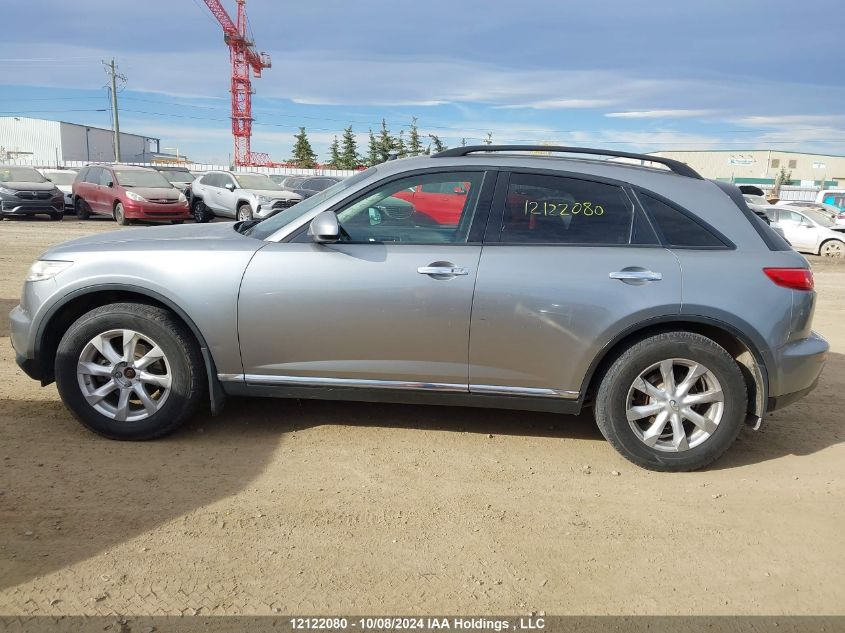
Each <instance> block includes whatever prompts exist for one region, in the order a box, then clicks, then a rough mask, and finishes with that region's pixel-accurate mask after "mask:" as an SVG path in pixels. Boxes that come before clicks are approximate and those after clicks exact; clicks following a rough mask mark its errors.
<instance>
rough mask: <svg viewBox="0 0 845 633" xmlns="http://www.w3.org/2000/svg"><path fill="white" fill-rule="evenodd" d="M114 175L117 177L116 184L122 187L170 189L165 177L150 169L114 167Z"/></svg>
mask: <svg viewBox="0 0 845 633" xmlns="http://www.w3.org/2000/svg"><path fill="white" fill-rule="evenodd" d="M114 175H115V178H117V184H119V185H122V186H124V187H161V188H166V189H170V183H169V182H167V179H166V178H165V177H164V176H162V175H161V174H160V173H158V172H157V171H153V170H152V169H151V170H149V171H147V170H144V169H131V170H130V169H127V170H121V169H115V170H114Z"/></svg>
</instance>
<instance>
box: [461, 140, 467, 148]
mask: <svg viewBox="0 0 845 633" xmlns="http://www.w3.org/2000/svg"><path fill="white" fill-rule="evenodd" d="M466 146H467V140H466V139H465V138H462V139H461V147H466Z"/></svg>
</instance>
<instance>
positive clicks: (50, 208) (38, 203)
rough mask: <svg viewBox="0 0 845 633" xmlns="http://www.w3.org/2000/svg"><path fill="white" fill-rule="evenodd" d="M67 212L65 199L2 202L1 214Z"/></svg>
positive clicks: (0, 204) (0, 205)
mask: <svg viewBox="0 0 845 633" xmlns="http://www.w3.org/2000/svg"><path fill="white" fill-rule="evenodd" d="M64 210H65V200H64V197H61V198H52V199H50V200H13V199H9V198H4V199H3V200H0V214H2V215H36V214H38V213H50V214H53V213H63V212H64Z"/></svg>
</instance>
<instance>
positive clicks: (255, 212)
mask: <svg viewBox="0 0 845 633" xmlns="http://www.w3.org/2000/svg"><path fill="white" fill-rule="evenodd" d="M301 200H302V196H300V195H299V194H296V193H293V192H291V191H287V190H285V189H282V188H281V187H280V186H279V185H278V183H276V182H275V181H274V180H271V179H270V177H269V176H267V175H265V174H253V173H241V172H238V173H234V172H228V171H209V172H207V173H205V174H203V175H202V176H200V177H199V178H197V179H196V180H194V181H193V183H192V184H191V211H192V213H193V215H194V220H196V221H197V222H200V223H202V222H208V221H209V220H211V219H212V218H213V217H215V216H222V217H227V218H236V219H238V220H252V219H263V218H266V217H267V216H268V215H270V214H272V213H274V212H276V211H278V210H279V209H286V208H288V207H291V206H293V205H295V204H296V203H297V202H299V201H301Z"/></svg>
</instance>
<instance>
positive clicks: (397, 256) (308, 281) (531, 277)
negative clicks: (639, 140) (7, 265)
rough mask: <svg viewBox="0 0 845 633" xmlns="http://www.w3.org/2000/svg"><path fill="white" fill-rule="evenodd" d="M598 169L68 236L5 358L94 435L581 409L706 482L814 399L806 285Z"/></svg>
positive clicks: (47, 257) (817, 366)
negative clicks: (322, 402)
mask: <svg viewBox="0 0 845 633" xmlns="http://www.w3.org/2000/svg"><path fill="white" fill-rule="evenodd" d="M525 150H533V151H534V152H544V153H549V152H555V153H557V154H559V155H560V156H562V157H563V158H557V157H554V158H553V157H547V156H539V155H536V154H534V155H532V154H525V153H520V152H524V151H525ZM596 154H598V155H605V156H606V155H609V154H612V155H616V156H618V155H620V153H619V152H606V151H599V150H589V149H582V148H563V147H547V146H542V147H524V146H486V145H485V146H478V147H462V148H456V149H453V150H447V151H445V152H441V153H439V154H437V155H435V156H432V157H420V158H413V159H405V160H394V161H390V162H387V163H384V164H382V165H378V166H377V167H373V168H371V169H369V170H367V171H365V172H361V173H359V174H356V175H355V176H353V177H351V178H348V179H346V180H344V181H342V182H339V183H337V184H336V185H334V186H333V187H330V188H329V189H326V190H325V191H322V192H320V193H318V194H316V195H314V196H312V197H311V198H308V199H307V200H305V201H304V202H302V203H300V204H298V205H296V206H294V207H291V208H287V209H281V210H279V211H278V212H276V213H275V214H273V215H272V216H271V217H268V218H267V219H265V220H263V221H261V222H258V221H254V220H253V221H242V222H238V223H235V224H234V225H232V224H225V223H224V224H213V225H208V226H197V225H187V226H173V227H158V228H154V229H136V230H133V231H121V232H115V233H111V234H98V235H95V236H91V237H87V238H82V239H78V240H74V241H71V242H67V243H65V244H62V245H60V246H56V247H54V248H52V249H50V250H48V251H47V252H46V253H45V254H44V255H43V256H42V257H41V259H39V260H38V261H37V262H35V264H33V266H32V269H31V271H30V273H29V276H28V277H27V281H26V283H25V285H24V289H23V297H22V299H21V304H20V306H18V307H17V308H15V309H14V311H13V312H12V315H11V316H12V327H11V334H12V343H13V344H14V347H15V349H16V350H17V360H18V363H19V364H20V366H21V367H22V368H23V369H24V371H26V373H27V374H29V375H30V376H32V377H33V378H35V379H38V380H40V381H41V382H42V383H43V384H48V383H50V382H52V381H54V380H55V381H56V383H57V385H58V389H59V393H60V394H61V396H62V398H63V400H64V401H65V403H66V404H67V406H68V407H69V408H70V409H71V410H72V411H73V412H74V413H75V414H76V416H77V417H78V418H79V419H80V421H81V422H82V423H83V424H84V425H85V426H87V427H88V428H90V429H92V430H94V431H96V432H97V433H100V434H102V435H105V436H107V437H110V438H116V439H131V440H143V439H149V438H153V437H157V436H160V435H163V434H165V433H169V432H171V431H173V430H174V429H176V428H177V427H178V426H179V425H180V424H181V423H182V422H183V421H184V420H185V419H186V418H187V417H188V416H190V415H192V414H193V413H194V412H195V411H196V410H197V407H198V406H199V404H200V403H201V401H202V400H203V399H205V400H209V401H210V403H211V410H212V412H216V411H219V410H220V407H221V406H222V402H223V400H224V398H225V396H226V395H239V396H276V397H283V398H323V399H340V400H364V401H390V402H413V403H420V404H450V405H467V406H481V407H499V408H508V409H522V410H526V411H552V412H557V413H572V414H574V413H578V412H580V411H581V410H582V409H584V408H585V407H592V409H593V411H594V413H595V418H596V421H597V423H598V426H599V428H600V429H601V432H602V433H603V434H604V436H605V437H606V438H607V439H608V440H609V441H610V443H611V444H612V445H613V446H614V447H615V448H616V449H618V450H619V452H620V453H622V455H624V456H625V457H626V458H628V459H629V460H631V461H633V462H635V463H637V464H639V465H641V466H644V467H646V468H651V469H655V470H668V471H682V470H691V469H695V468H700V467H703V466H705V465H707V464H708V463H710V462H712V461H713V460H714V459H716V458H717V457H718V456H719V455H721V454H722V453H723V452H724V451H725V450H727V448H728V447H729V446H730V445H731V444H732V443H733V441H734V440H735V438H736V437H737V435H738V434H739V432H740V430H741V428H742V427H743V425H745V424H749V425H751V426H753V427H758V426H759V425H760V423H761V421H762V418H763V416H764V415H765V414H766V412H767V411H772V410H773V409H777V408H779V407H783V406H785V405H787V404H789V403H791V402H793V401H795V400H797V399H798V398H800V397H802V396H803V395H805V394H807V393H808V392H809V391H811V390H812V389H813V388H814V387H815V385H816V381H817V380H818V377H819V374H820V372H821V370H822V366H823V364H824V362H825V358H826V355H827V351H828V345H827V343H826V342H825V341H824V339H822V338H821V337H819V336H818V335H817V334H815V333H814V332H812V330H811V321H812V316H813V308H814V304H815V292H814V291H813V277H812V273H811V271H810V270H809V267H808V264H807V261H806V260H805V259H804V258H803V257H802V256H801V255H799V254H798V253H796V252H795V251H793V250H792V249H791V248H790V247H789V245H788V244H787V243H786V242H785V241H784V240H783V239H782V238H781V237H779V236H778V235H777V234H776V233H775V232H774V231H773V230H772V229H771V228H770V227H769V226H768V225H767V224H766V223H765V222H764V221H763V220H761V219H760V218H759V217H757V216H756V215H755V214H754V213H752V212H751V211H750V210H749V209H748V207H747V206H746V204H745V202H744V200H743V199H742V195H741V194H740V192H739V190H737V189H736V188H734V187H732V186H730V185H727V184H724V183H719V182H714V181H708V180H705V179H703V178H701V177H700V176H699V175H698V174H697V173H696V172H695V171H693V170H692V169H690V168H689V167H688V166H687V165H685V164H683V163H678V162H676V161H672V160H670V159H665V158H657V157H652V156H640V155H636V154H621V155H622V157H623V158H626V159H627V158H633V159H636V160H638V161H639V160H642V161H651V163H652V164H655V165H657V166H658V167H659V168H658V167H646V166H641V165H633V164H624V163H620V162H613V161H607V160H596V159H593V158H584V157H583V156H592V155H596ZM529 419H530V414H526V420H529Z"/></svg>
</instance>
